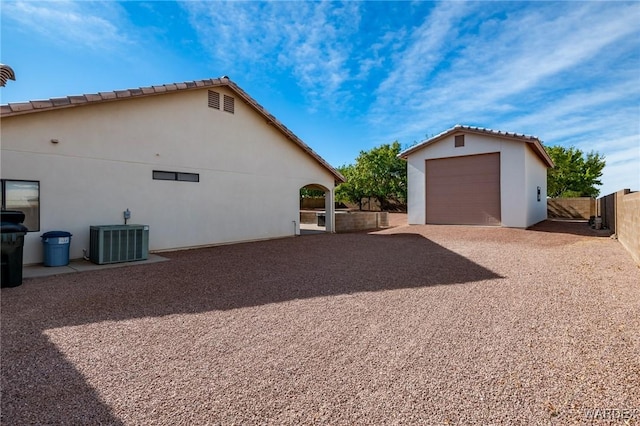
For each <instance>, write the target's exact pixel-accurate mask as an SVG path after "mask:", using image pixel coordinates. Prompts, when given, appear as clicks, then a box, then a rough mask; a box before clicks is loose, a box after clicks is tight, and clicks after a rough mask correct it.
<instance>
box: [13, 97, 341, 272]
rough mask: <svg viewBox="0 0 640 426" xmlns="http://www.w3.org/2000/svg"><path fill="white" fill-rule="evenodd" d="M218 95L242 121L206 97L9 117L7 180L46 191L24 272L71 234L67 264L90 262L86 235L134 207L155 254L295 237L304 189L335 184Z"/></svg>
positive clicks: (251, 113)
mask: <svg viewBox="0 0 640 426" xmlns="http://www.w3.org/2000/svg"><path fill="white" fill-rule="evenodd" d="M212 90H215V91H217V92H220V93H221V94H228V95H230V96H233V97H234V98H235V113H234V114H230V113H227V112H224V111H222V110H216V109H212V108H209V107H208V106H207V89H204V90H196V91H185V92H178V93H172V94H163V95H158V96H149V97H144V98H138V99H128V100H121V101H116V102H107V103H100V104H95V105H89V106H82V107H76V108H66V109H59V110H53V111H48V112H39V113H32V114H26V115H21V116H13V117H5V118H3V119H2V133H1V136H2V157H1V169H2V178H3V179H22V180H36V181H40V231H39V232H30V233H28V234H27V236H26V238H25V247H24V263H25V264H29V263H38V262H41V261H42V244H41V240H40V235H41V234H42V233H44V232H46V231H50V230H63V231H69V232H71V233H72V234H73V237H72V240H71V251H70V257H71V258H79V257H82V255H83V251H82V249H83V248H86V249H88V248H89V227H90V226H91V225H109V224H122V223H124V221H123V211H124V210H126V209H127V208H128V209H130V210H131V219H130V220H129V222H128V223H130V224H144V225H149V227H150V231H149V247H150V250H156V251H157V250H167V249H174V248H186V247H197V246H203V245H211V244H220V243H228V242H237V241H249V240H258V239H266V238H276V237H284V236H290V235H295V233H296V224H297V222H298V221H299V190H300V188H301V187H302V186H305V185H308V184H320V185H322V186H324V187H326V188H327V189H329V190H331V192H330V193H331V194H333V188H334V176H333V175H332V174H331V173H330V172H329V171H328V170H327V169H325V168H324V167H322V166H321V165H320V164H319V163H318V162H317V161H316V160H314V159H313V158H312V157H311V156H310V155H308V154H307V153H306V152H305V151H303V150H302V149H301V148H300V147H298V146H297V145H295V144H294V143H293V142H291V141H290V140H288V139H287V138H286V137H285V136H284V135H283V134H282V133H281V132H280V131H279V130H277V129H276V128H275V127H273V126H271V125H269V124H267V122H266V120H265V119H264V118H263V117H262V116H261V115H260V114H258V113H257V112H255V110H253V109H252V108H251V107H249V106H247V105H246V104H245V103H244V102H243V101H242V99H241V98H239V97H238V96H237V95H235V93H233V92H232V91H231V90H228V89H227V88H224V87H216V88H212ZM51 139H58V140H59V143H58V144H52V143H51V142H50V141H51ZM153 170H164V171H176V172H187V173H198V174H199V175H200V182H198V183H194V182H179V181H162V180H153V179H152V171H153Z"/></svg>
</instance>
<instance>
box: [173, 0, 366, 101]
mask: <svg viewBox="0 0 640 426" xmlns="http://www.w3.org/2000/svg"><path fill="white" fill-rule="evenodd" d="M183 7H184V8H185V9H186V10H187V11H188V12H189V15H190V19H191V24H192V26H193V27H194V28H195V29H196V31H197V32H198V34H199V37H200V40H201V42H202V44H203V45H204V46H205V48H206V49H207V50H208V51H209V52H210V54H211V57H212V60H213V61H214V62H219V63H220V65H221V66H222V67H225V68H227V69H229V74H232V73H233V72H238V73H242V74H246V75H251V72H252V71H259V74H263V75H264V74H269V73H270V72H271V73H277V74H279V75H281V74H282V73H283V70H288V73H289V75H290V76H292V77H293V79H294V80H295V81H296V82H297V84H298V85H299V86H300V87H301V88H302V89H304V91H305V93H306V96H307V98H308V99H309V101H310V102H311V103H312V104H313V103H319V102H322V101H324V100H326V99H331V98H336V97H337V96H346V95H347V94H346V92H345V91H344V84H345V82H347V81H348V80H350V79H351V78H352V76H351V71H350V69H349V66H348V64H347V63H348V61H349V52H350V51H351V46H350V42H349V40H350V38H351V35H352V34H354V33H355V32H357V29H358V24H359V16H360V15H359V13H358V7H359V5H358V4H357V3H345V4H342V5H338V4H335V3H329V2H320V3H315V2H271V3H269V2H267V3H244V2H243V3H238V2H230V3H218V2H215V3H214V2H204V3H196V2H185V3H183ZM231 77H232V78H233V75H231Z"/></svg>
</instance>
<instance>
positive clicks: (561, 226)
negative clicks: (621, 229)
mask: <svg viewBox="0 0 640 426" xmlns="http://www.w3.org/2000/svg"><path fill="white" fill-rule="evenodd" d="M527 229H528V230H529V231H538V232H552V233H555V234H570V235H579V236H583V237H609V236H611V231H610V230H608V229H593V228H591V226H589V221H587V220H576V219H548V220H545V221H542V222H540V223H537V224H535V225H533V226H531V227H529V228H527Z"/></svg>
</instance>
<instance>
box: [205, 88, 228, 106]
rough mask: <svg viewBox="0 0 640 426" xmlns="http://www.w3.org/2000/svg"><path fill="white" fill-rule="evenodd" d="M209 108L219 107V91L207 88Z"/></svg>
mask: <svg viewBox="0 0 640 426" xmlns="http://www.w3.org/2000/svg"><path fill="white" fill-rule="evenodd" d="M225 97H226V96H225ZM209 108H215V109H220V93H218V92H214V91H213V90H209Z"/></svg>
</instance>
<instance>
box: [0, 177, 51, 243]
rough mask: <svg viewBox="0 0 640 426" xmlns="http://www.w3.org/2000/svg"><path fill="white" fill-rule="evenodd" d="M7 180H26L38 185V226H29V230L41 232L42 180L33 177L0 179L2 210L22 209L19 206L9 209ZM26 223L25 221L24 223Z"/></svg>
mask: <svg viewBox="0 0 640 426" xmlns="http://www.w3.org/2000/svg"><path fill="white" fill-rule="evenodd" d="M7 182H11V183H13V182H26V183H35V184H37V185H38V207H37V216H38V217H37V220H38V226H37V229H29V228H28V227H27V232H40V226H41V214H40V213H41V208H40V204H41V196H40V194H41V192H42V191H41V190H40V181H39V180H32V179H0V207H1V208H2V210H19V211H22V210H20V209H18V208H9V209H7ZM26 216H27V215H26V214H25V222H26V219H27V217H26ZM23 224H24V223H23ZM25 226H26V225H25Z"/></svg>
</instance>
